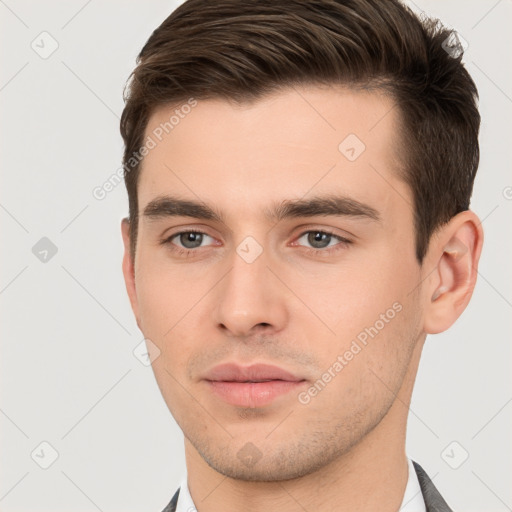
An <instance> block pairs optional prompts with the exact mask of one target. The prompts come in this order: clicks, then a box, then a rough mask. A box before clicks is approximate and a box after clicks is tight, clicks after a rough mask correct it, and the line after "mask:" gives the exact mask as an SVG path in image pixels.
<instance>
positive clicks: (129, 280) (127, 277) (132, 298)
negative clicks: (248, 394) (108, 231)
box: [121, 218, 142, 330]
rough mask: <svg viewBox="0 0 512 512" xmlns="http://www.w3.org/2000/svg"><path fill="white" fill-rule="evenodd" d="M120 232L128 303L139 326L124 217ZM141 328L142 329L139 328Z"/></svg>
mask: <svg viewBox="0 0 512 512" xmlns="http://www.w3.org/2000/svg"><path fill="white" fill-rule="evenodd" d="M121 233H122V235H123V244H124V256H123V276H124V282H125V285H126V291H127V292H128V297H129V298H130V304H131V306H132V310H133V314H134V315H135V319H136V321H137V325H138V326H139V329H140V328H141V327H140V322H139V307H138V301H137V290H136V288H135V261H134V260H133V259H132V254H131V251H130V221H129V220H128V219H127V218H124V219H123V220H122V221H121ZM141 330H142V329H141Z"/></svg>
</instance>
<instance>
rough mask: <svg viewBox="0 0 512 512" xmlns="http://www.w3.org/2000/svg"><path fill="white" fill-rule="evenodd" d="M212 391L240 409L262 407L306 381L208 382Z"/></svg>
mask: <svg viewBox="0 0 512 512" xmlns="http://www.w3.org/2000/svg"><path fill="white" fill-rule="evenodd" d="M207 382H208V384H209V385H210V388H211V390H212V391H213V392H214V393H215V394H216V395H218V396H220V397H221V398H222V399H223V400H224V401H226V402H227V403H229V404H231V405H237V406H239V407H251V408H254V407H262V406H264V405H268V404H270V403H272V402H273V401H274V400H275V399H276V398H277V397H279V396H281V395H285V394H287V393H290V392H291V391H293V390H296V389H297V388H298V387H300V386H302V385H303V384H304V382H305V381H293V382H292V381H287V380H270V381H267V382H228V381H207Z"/></svg>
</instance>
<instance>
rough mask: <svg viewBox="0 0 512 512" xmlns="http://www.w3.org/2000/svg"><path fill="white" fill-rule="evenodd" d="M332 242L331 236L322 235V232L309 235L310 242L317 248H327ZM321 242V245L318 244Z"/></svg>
mask: <svg viewBox="0 0 512 512" xmlns="http://www.w3.org/2000/svg"><path fill="white" fill-rule="evenodd" d="M330 241H331V235H329V234H328V233H322V232H321V231H314V232H311V233H309V235H308V242H309V243H310V244H311V245H312V246H313V247H315V248H317V249H318V248H322V247H327V246H328V245H329V242H330ZM319 242H320V245H318V243H319Z"/></svg>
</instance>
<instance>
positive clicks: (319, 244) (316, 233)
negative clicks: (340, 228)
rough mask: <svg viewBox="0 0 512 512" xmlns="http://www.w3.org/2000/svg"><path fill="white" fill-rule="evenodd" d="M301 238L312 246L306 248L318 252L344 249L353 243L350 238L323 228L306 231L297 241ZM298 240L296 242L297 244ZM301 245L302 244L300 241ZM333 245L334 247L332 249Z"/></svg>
mask: <svg viewBox="0 0 512 512" xmlns="http://www.w3.org/2000/svg"><path fill="white" fill-rule="evenodd" d="M301 240H303V241H305V242H306V243H308V244H310V245H311V247H310V248H308V247H306V249H309V250H310V251H313V252H317V253H318V252H332V251H333V250H338V249H342V248H343V247H346V246H347V245H349V244H351V243H352V242H351V241H350V240H348V239H346V238H343V237H342V236H339V235H336V234H334V233H331V232H330V231H323V230H310V231H305V232H304V233H302V235H301V236H300V237H299V238H298V239H297V242H300V241H301ZM297 242H295V244H296V243H297ZM299 245H301V244H300V243H299ZM331 247H332V248H333V249H330V248H331ZM326 248H329V250H325V249H326Z"/></svg>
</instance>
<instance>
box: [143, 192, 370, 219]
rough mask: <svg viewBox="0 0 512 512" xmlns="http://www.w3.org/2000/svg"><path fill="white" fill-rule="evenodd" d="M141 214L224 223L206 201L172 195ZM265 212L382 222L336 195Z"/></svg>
mask: <svg viewBox="0 0 512 512" xmlns="http://www.w3.org/2000/svg"><path fill="white" fill-rule="evenodd" d="M142 215H143V217H144V218H147V219H148V220H157V219H161V218H167V217H193V218H196V219H202V220H213V221H218V222H221V223H224V218H223V216H222V214H221V213H220V212H219V211H217V210H216V209H215V208H213V207H211V206H208V205H207V204H206V203H203V202H200V201H191V200H183V199H180V198H178V197H173V196H169V195H165V196H159V197H156V198H155V199H153V200H151V201H150V202H149V203H148V204H147V205H146V206H145V208H144V211H143V214H142ZM264 215H265V217H266V218H267V219H268V220H269V221H273V222H278V221H281V220H283V219H289V218H297V217H314V216H335V217H356V218H364V219H368V220H372V221H375V222H379V221H380V215H379V212H378V211H377V210H376V209H375V208H372V207H371V206H369V205H367V204H364V203H362V202H360V201H356V200H355V199H352V198H349V197H345V196H337V195H326V196H325V195H324V196H316V197H312V198H311V199H297V200H284V201H282V202H280V203H274V204H273V205H272V206H271V207H270V208H266V209H265V210H264Z"/></svg>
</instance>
